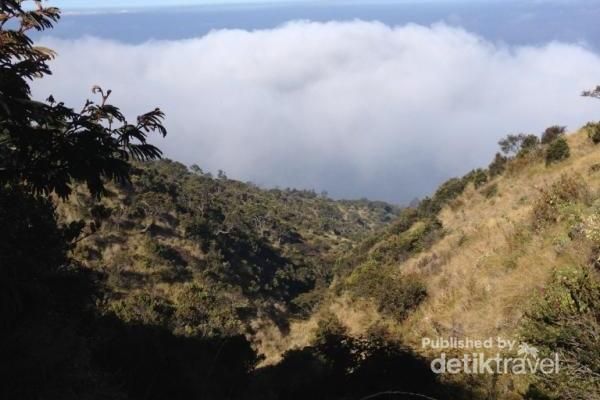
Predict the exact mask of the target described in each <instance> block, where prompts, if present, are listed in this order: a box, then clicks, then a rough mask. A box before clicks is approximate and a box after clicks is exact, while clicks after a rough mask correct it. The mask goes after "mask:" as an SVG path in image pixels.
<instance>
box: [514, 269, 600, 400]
mask: <svg viewBox="0 0 600 400" xmlns="http://www.w3.org/2000/svg"><path fill="white" fill-rule="evenodd" d="M536 298H538V296H536ZM598 332H600V278H599V277H598V275H597V274H596V273H594V271H592V270H591V269H590V268H587V267H583V268H581V267H569V268H562V269H560V270H558V271H556V272H555V274H554V277H553V279H552V281H551V283H550V285H549V286H548V287H547V288H546V289H545V290H544V292H543V293H542V295H541V296H540V297H539V300H537V301H536V303H535V305H534V307H533V308H532V310H531V311H530V312H529V313H528V314H527V315H526V318H525V324H524V328H523V336H524V338H523V339H524V340H525V341H526V342H527V343H528V344H530V345H534V346H535V347H536V348H537V349H538V350H539V351H540V358H542V357H552V356H553V354H554V353H558V354H559V358H560V372H559V373H558V374H550V375H543V376H542V375H540V376H539V378H540V379H539V382H536V383H537V385H538V389H539V390H540V391H541V392H544V393H545V394H546V395H547V397H545V398H565V399H566V398H568V399H598V398H600V392H599V386H598V384H599V383H600V378H599V376H600V358H599V357H598V354H600V341H598V338H597V336H598ZM533 398H536V397H533ZM537 398H544V397H541V396H540V397H537Z"/></svg>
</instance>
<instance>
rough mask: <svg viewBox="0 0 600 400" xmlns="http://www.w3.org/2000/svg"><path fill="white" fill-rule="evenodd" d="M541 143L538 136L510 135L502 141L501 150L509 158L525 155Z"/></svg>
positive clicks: (500, 143)
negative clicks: (510, 156)
mask: <svg viewBox="0 0 600 400" xmlns="http://www.w3.org/2000/svg"><path fill="white" fill-rule="evenodd" d="M538 143H539V138H538V137H537V136H536V135H526V134H524V133H520V134H518V135H508V136H506V137H505V138H504V139H502V140H500V141H499V142H498V144H499V145H500V150H502V152H503V153H504V154H506V155H507V156H509V155H515V154H516V155H519V156H520V155H525V154H526V153H528V152H529V151H530V150H532V149H534V148H535V147H536V146H537V145H538Z"/></svg>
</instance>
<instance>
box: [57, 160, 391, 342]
mask: <svg viewBox="0 0 600 400" xmlns="http://www.w3.org/2000/svg"><path fill="white" fill-rule="evenodd" d="M132 183H133V184H132V185H131V186H128V185H126V186H115V185H111V186H110V189H109V190H110V193H108V195H107V196H105V197H104V198H103V199H102V206H103V207H104V209H105V211H106V210H108V213H109V214H110V216H108V217H105V218H104V219H103V220H102V225H101V227H100V229H98V230H97V231H96V232H94V233H93V234H91V235H90V236H89V237H86V238H83V239H82V240H81V241H80V242H79V243H78V245H77V247H76V248H75V250H74V254H75V256H76V258H77V259H78V260H80V261H81V262H82V263H83V264H85V265H87V266H88V267H89V268H91V269H94V270H96V271H99V272H102V273H103V274H104V275H105V278H106V279H105V281H104V282H105V286H106V289H107V299H106V301H105V302H104V308H105V309H106V310H110V311H114V312H116V313H117V315H118V316H119V317H120V318H122V319H124V320H133V321H135V322H140V323H144V324H153V325H157V324H158V325H165V326H168V327H169V328H171V329H173V330H174V331H175V332H177V333H182V334H187V335H194V334H202V335H207V334H208V335H212V334H225V335H229V334H235V333H253V334H255V335H256V336H257V339H256V340H260V334H261V332H263V331H265V330H267V329H273V326H276V325H277V326H279V327H280V328H285V324H286V321H287V318H288V314H290V311H293V312H294V313H295V314H296V315H298V314H302V313H306V312H309V311H310V309H311V305H312V303H313V302H314V299H315V298H318V294H315V295H314V296H311V295H310V294H306V293H308V292H311V291H312V290H313V289H314V288H315V286H319V285H322V286H323V287H326V285H327V282H328V280H329V279H330V273H331V269H332V265H333V262H334V260H335V259H337V258H338V257H339V255H340V254H342V253H344V252H346V251H348V250H349V249H351V248H352V247H353V246H354V245H355V244H356V243H357V242H358V241H360V240H361V239H362V238H364V237H365V236H366V235H367V234H371V233H373V232H375V231H377V230H378V229H381V228H382V227H384V226H385V225H387V224H388V223H389V222H390V221H391V220H393V219H394V218H395V216H396V215H397V213H398V211H399V210H398V208H396V207H394V206H391V205H389V204H386V203H382V202H369V201H366V200H359V201H334V200H331V199H328V198H324V197H323V196H319V195H316V194H315V193H314V192H310V191H297V190H262V189H260V188H258V187H256V186H254V185H252V184H247V183H242V182H238V181H234V180H229V179H213V178H212V177H209V176H206V175H203V174H198V173H191V172H190V171H188V170H187V168H185V167H184V166H183V165H181V164H179V163H175V162H170V161H161V162H157V163H152V164H146V165H141V166H140V169H139V171H137V172H136V174H135V175H134V177H133V180H132ZM92 206H93V203H92V202H91V200H90V198H89V196H88V194H87V191H86V190H85V189H84V188H81V187H80V188H78V189H77V190H76V193H75V195H74V196H72V198H71V200H70V202H69V203H68V204H66V205H62V206H61V207H60V209H59V212H60V214H61V215H62V219H63V221H66V222H70V221H76V220H79V219H82V218H83V219H84V220H86V221H90V220H93V219H94V216H93V215H90V213H89V211H88V210H89V209H91V208H92ZM85 231H86V232H88V233H90V232H89V229H87V228H86V230H85ZM303 294H304V296H303ZM207 310H208V311H207Z"/></svg>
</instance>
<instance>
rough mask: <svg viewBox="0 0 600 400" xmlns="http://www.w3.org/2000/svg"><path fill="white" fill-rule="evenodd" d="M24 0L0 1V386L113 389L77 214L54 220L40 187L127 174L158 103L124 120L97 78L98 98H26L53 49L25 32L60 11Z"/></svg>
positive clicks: (155, 123)
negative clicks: (99, 360)
mask: <svg viewBox="0 0 600 400" xmlns="http://www.w3.org/2000/svg"><path fill="white" fill-rule="evenodd" d="M34 3H35V7H33V9H31V10H30V9H26V5H27V1H22V0H2V1H0V226H1V227H2V231H1V233H0V317H1V318H0V321H2V322H1V323H0V325H1V327H2V333H3V340H2V341H0V354H2V360H1V361H0V373H1V374H2V376H3V377H4V378H5V380H6V381H7V384H6V385H2V387H1V388H0V398H56V397H61V398H64V399H78V398H82V397H84V398H100V397H104V396H106V397H108V398H123V397H124V396H121V395H120V394H118V391H119V389H117V388H114V390H115V392H113V388H112V387H111V386H110V384H109V383H108V382H107V380H105V378H104V376H105V375H106V373H105V372H104V371H99V370H96V369H95V368H96V366H94V365H92V362H91V359H90V354H91V353H92V352H93V351H92V349H93V343H92V342H94V340H93V339H88V335H93V334H95V333H94V332H95V331H94V330H93V329H92V330H87V331H86V329H88V327H89V326H90V324H91V323H92V321H94V319H93V318H92V316H93V312H92V311H91V310H92V309H93V304H94V298H95V295H96V294H95V291H96V288H94V285H93V284H92V277H91V276H90V273H89V271H85V270H84V269H82V268H78V266H77V265H76V264H75V263H74V262H73V260H71V259H70V258H69V257H68V250H69V249H70V247H71V244H72V243H73V240H75V238H76V237H77V236H78V235H79V234H80V232H81V229H82V228H83V225H82V224H81V223H80V222H79V221H75V222H74V223H72V224H70V225H68V226H64V225H62V224H59V223H58V221H57V216H56V214H55V210H54V207H55V206H54V204H53V202H52V199H51V196H50V195H51V194H53V193H54V194H56V195H57V196H59V197H61V198H66V197H67V196H68V195H69V194H70V193H71V190H72V184H73V182H80V183H85V184H86V185H87V187H88V189H89V191H90V192H91V194H92V195H94V196H101V195H102V193H103V192H104V183H105V181H106V179H113V180H116V181H127V180H129V176H130V172H131V164H130V161H132V160H148V159H156V158H160V156H161V152H160V150H159V149H158V148H156V147H155V146H153V145H151V144H149V143H148V142H147V135H148V134H149V133H151V132H158V133H159V134H161V135H162V136H164V135H166V129H165V128H164V126H163V125H162V120H163V113H162V112H161V111H160V110H159V109H155V110H153V111H150V112H149V113H146V114H143V115H141V116H139V117H137V120H136V122H135V123H129V122H128V121H127V119H126V118H125V116H124V115H123V114H122V113H121V112H120V111H119V109H118V108H117V107H115V106H113V105H111V104H109V103H108V99H109V97H110V94H111V92H110V91H104V90H102V89H101V88H100V87H98V86H94V88H93V89H92V91H93V93H94V94H95V95H98V96H99V99H100V100H99V101H98V103H94V102H92V101H89V100H88V101H86V102H85V103H84V106H83V108H82V109H81V110H80V111H74V110H73V109H71V108H68V107H66V106H65V105H64V103H62V102H58V101H56V100H55V99H54V97H53V96H49V97H48V99H47V100H46V101H38V100H35V99H32V97H31V90H30V86H29V84H30V82H31V81H32V80H34V79H40V78H43V77H45V76H47V75H49V74H50V73H51V71H50V68H49V66H48V61H49V60H51V59H52V58H53V57H54V56H55V53H54V52H53V51H52V50H50V49H46V48H42V47H39V46H35V45H34V44H33V41H32V40H31V38H30V37H29V36H28V34H29V32H30V31H32V30H35V31H43V30H45V29H49V28H51V27H52V26H53V23H55V22H57V21H58V20H59V18H60V11H59V10H58V9H57V8H54V7H43V6H42V3H41V1H35V2H34ZM107 211H108V210H102V209H99V208H92V209H91V210H90V213H91V214H92V216H93V218H94V219H96V218H97V217H102V216H103V215H105V214H106V212H107ZM96 225H97V224H96ZM96 225H95V226H96ZM47 338H52V339H51V340H47ZM96 339H97V338H96ZM138 339H139V338H138ZM97 342H102V340H97ZM104 342H105V341H104ZM82 388H85V389H82ZM82 391H85V394H82V393H81V392H82ZM57 393H61V395H60V396H58V395H57ZM100 393H102V394H101V395H100Z"/></svg>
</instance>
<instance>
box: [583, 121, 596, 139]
mask: <svg viewBox="0 0 600 400" xmlns="http://www.w3.org/2000/svg"><path fill="white" fill-rule="evenodd" d="M583 129H585V130H586V131H587V133H588V137H589V138H590V139H591V140H592V142H593V143H594V144H598V143H600V123H597V122H589V123H587V124H586V125H585V126H584V127H583Z"/></svg>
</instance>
